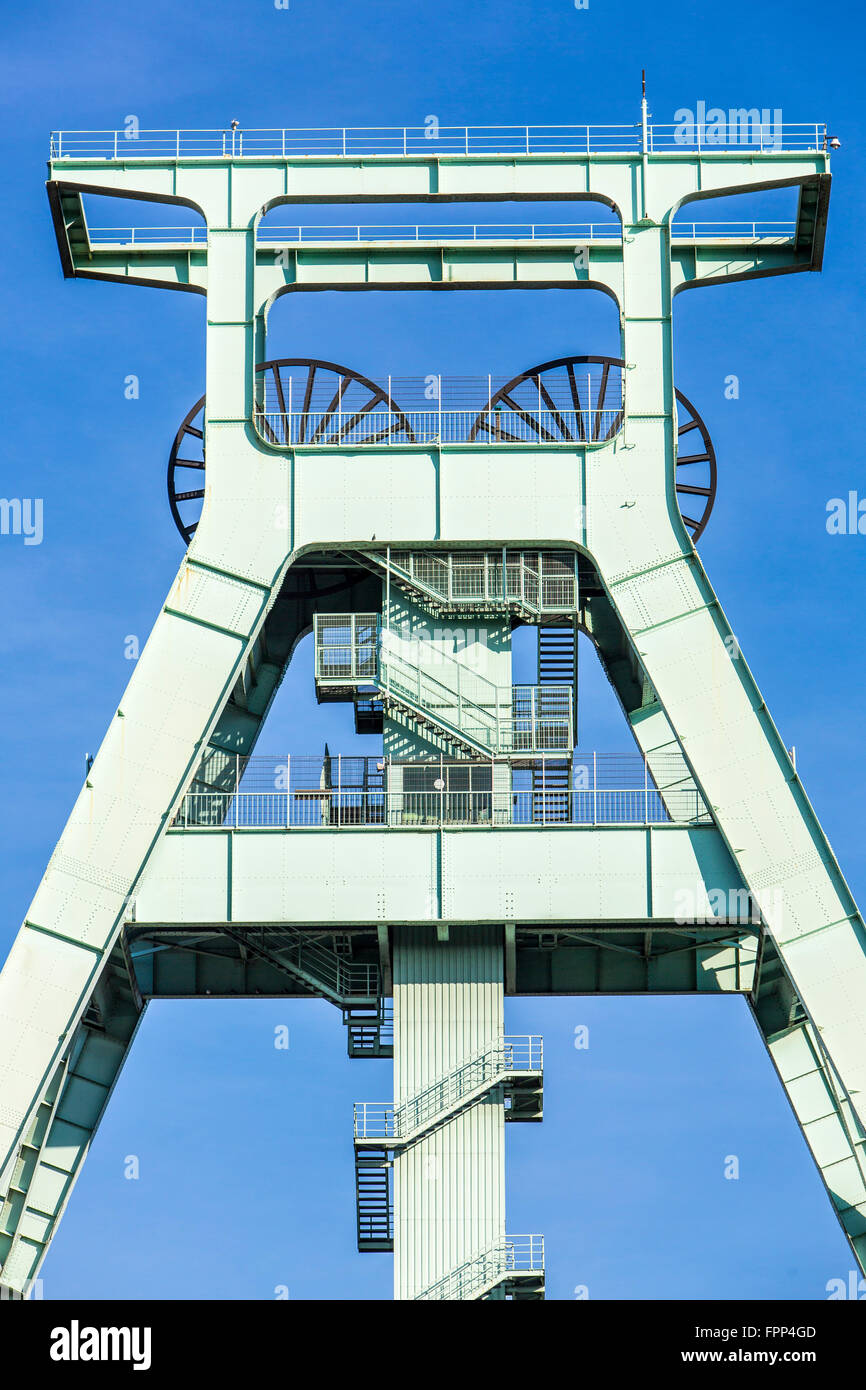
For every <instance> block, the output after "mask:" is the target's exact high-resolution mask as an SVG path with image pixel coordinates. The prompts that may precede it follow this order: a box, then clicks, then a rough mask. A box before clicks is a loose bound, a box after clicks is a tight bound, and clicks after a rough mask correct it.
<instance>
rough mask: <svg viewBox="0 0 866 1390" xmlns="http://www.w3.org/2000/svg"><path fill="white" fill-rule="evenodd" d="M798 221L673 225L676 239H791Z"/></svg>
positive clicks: (673, 234) (672, 229) (672, 228)
mask: <svg viewBox="0 0 866 1390" xmlns="http://www.w3.org/2000/svg"><path fill="white" fill-rule="evenodd" d="M796 231H797V224H796V222H680V221H676V222H674V223H673V225H672V227H671V236H672V237H673V239H674V240H675V241H677V240H683V239H685V240H687V241H738V242H741V241H790V240H791V239H792V237H793V236H794V235H795V234H796Z"/></svg>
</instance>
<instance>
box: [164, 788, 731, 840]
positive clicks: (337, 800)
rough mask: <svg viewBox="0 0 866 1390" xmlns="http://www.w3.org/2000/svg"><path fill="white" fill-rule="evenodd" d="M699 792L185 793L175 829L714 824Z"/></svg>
mask: <svg viewBox="0 0 866 1390" xmlns="http://www.w3.org/2000/svg"><path fill="white" fill-rule="evenodd" d="M712 824H713V818H712V816H711V814H710V812H709V811H708V809H707V807H706V804H705V802H704V800H703V797H702V796H701V794H700V792H699V791H697V790H696V789H693V788H681V789H677V790H673V791H666V792H664V793H662V792H659V791H657V790H656V789H655V788H653V787H650V788H645V787H633V788H618V789H616V790H610V789H599V790H589V791H573V790H568V789H560V788H554V787H551V788H549V789H547V790H545V791H542V790H541V789H540V788H539V789H538V790H537V791H508V790H507V789H502V790H499V789H493V790H490V791H448V790H446V789H445V788H444V787H443V788H442V790H433V791H384V790H383V791H369V792H364V791H354V790H351V789H350V790H346V791H338V790H337V788H336V787H322V788H316V787H312V788H306V789H299V790H297V791H294V792H244V791H241V792H199V791H193V792H187V794H186V796H185V797H184V798H183V801H182V802H181V805H180V809H179V810H178V813H177V816H176V818H175V820H174V825H175V828H179V829H196V830H293V829H298V828H302V829H322V830H339V829H340V828H358V827H363V826H370V827H374V828H380V829H381V828H384V827H387V828H389V829H413V828H418V827H423V826H436V825H447V826H490V827H505V826H521V827H523V828H525V829H529V828H533V827H536V828H539V827H555V826H560V825H566V826H567V825H572V826H574V825H580V826H610V825H686V826H691V825H712Z"/></svg>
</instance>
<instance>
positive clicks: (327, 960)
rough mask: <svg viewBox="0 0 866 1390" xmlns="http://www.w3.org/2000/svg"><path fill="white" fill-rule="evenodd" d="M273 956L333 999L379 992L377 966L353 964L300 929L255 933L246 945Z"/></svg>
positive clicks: (365, 995)
mask: <svg viewBox="0 0 866 1390" xmlns="http://www.w3.org/2000/svg"><path fill="white" fill-rule="evenodd" d="M258 947H261V948H262V953H263V954H266V955H267V956H274V957H276V958H277V959H278V960H279V961H280V962H281V963H282V964H284V965H286V966H289V967H290V968H293V969H294V970H296V971H298V972H299V973H300V974H301V975H303V976H306V977H308V978H311V979H313V980H314V981H315V982H316V984H317V985H318V986H319V988H321V989H323V990H324V992H326V993H327V994H328V995H329V996H330V997H331V998H333V999H353V998H376V997H377V996H378V994H379V967H378V966H377V965H364V964H353V963H351V962H348V961H345V960H343V959H342V957H341V956H339V955H337V953H336V951H332V950H329V949H328V948H327V947H325V946H320V945H319V943H318V942H317V941H316V940H315V939H314V938H311V937H310V936H309V935H307V934H305V933H304V932H299V931H296V930H294V929H293V928H292V927H281V928H274V929H271V930H270V931H268V932H266V933H257V934H256V937H255V939H254V940H253V939H251V941H250V948H251V949H252V950H256V949H257V948H258Z"/></svg>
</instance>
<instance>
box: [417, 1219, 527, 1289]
mask: <svg viewBox="0 0 866 1390" xmlns="http://www.w3.org/2000/svg"><path fill="white" fill-rule="evenodd" d="M509 1275H512V1276H515V1277H517V1278H519V1277H524V1278H526V1277H531V1276H533V1275H535V1276H537V1278H538V1279H539V1280H541V1279H543V1278H544V1236H542V1235H527V1236H504V1237H503V1238H502V1240H500V1241H497V1242H496V1243H495V1244H494V1245H491V1246H490V1247H489V1248H488V1249H487V1250H484V1251H482V1252H481V1253H480V1254H478V1255H473V1256H472V1257H471V1259H468V1260H466V1261H465V1262H464V1263H463V1264H462V1265H459V1266H458V1268H457V1269H453V1270H451V1271H450V1273H448V1274H446V1275H445V1276H444V1277H443V1278H442V1279H439V1280H437V1282H436V1283H435V1284H431V1285H430V1286H429V1287H428V1288H426V1289H423V1290H422V1292H421V1293H419V1294H416V1295H415V1298H416V1300H417V1299H425V1300H427V1299H430V1300H432V1299H437V1300H439V1299H448V1300H454V1301H456V1300H460V1299H472V1298H475V1297H477V1296H478V1295H479V1294H480V1293H482V1292H483V1291H484V1290H485V1289H489V1288H494V1287H495V1286H496V1285H497V1284H500V1283H502V1282H503V1281H504V1280H506V1279H507V1278H508V1277H509Z"/></svg>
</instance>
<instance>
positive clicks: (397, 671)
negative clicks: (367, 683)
mask: <svg viewBox="0 0 866 1390" xmlns="http://www.w3.org/2000/svg"><path fill="white" fill-rule="evenodd" d="M383 636H384V637H385V638H387V637H388V636H389V634H387V633H386V634H383ZM437 665H438V668H439V670H440V673H441V674H442V676H443V677H444V679H443V680H439V679H438V678H437V677H436V676H434V675H432V674H431V672H430V671H429V670H425V669H423V668H422V667H420V666H417V665H415V663H414V662H412V661H408V660H407V659H406V658H405V657H403V656H401V655H400V653H399V651H397V649H396V646H395V644H393V643H390V642H388V641H386V640H384V641H383V642H382V643H381V645H380V651H379V671H378V675H377V678H376V682H377V685H378V686H379V689H380V690H381V691H382V693H383V694H384V695H385V696H386V697H395V698H396V699H397V700H399V701H400V702H401V703H403V704H409V705H410V706H412V708H414V709H415V710H417V711H418V712H420V713H423V714H427V715H428V716H429V717H430V719H431V720H433V721H434V722H435V723H438V724H439V726H440V727H442V728H444V730H446V731H449V730H450V731H453V732H454V733H457V734H460V735H465V736H466V738H468V739H471V740H472V741H473V742H474V743H476V744H480V745H481V747H482V748H484V749H487V750H489V751H490V752H492V753H499V752H503V751H505V750H504V749H503V747H502V737H503V725H504V722H505V714H506V709H507V707H505V705H504V701H505V699H507V698H508V692H507V688H506V687H501V686H496V685H494V684H493V682H492V681H489V680H487V679H486V677H484V676H482V675H480V674H479V673H478V672H476V671H472V670H470V668H469V667H467V666H464V665H463V664H462V663H461V662H459V661H454V660H453V659H452V658H451V657H448V656H446V655H445V654H444V653H441V654H439V657H438V662H437Z"/></svg>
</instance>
